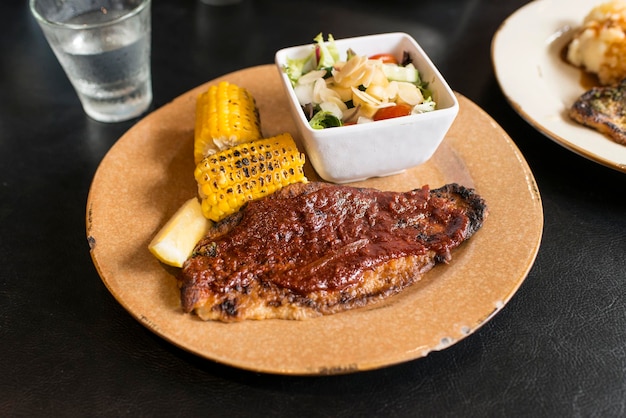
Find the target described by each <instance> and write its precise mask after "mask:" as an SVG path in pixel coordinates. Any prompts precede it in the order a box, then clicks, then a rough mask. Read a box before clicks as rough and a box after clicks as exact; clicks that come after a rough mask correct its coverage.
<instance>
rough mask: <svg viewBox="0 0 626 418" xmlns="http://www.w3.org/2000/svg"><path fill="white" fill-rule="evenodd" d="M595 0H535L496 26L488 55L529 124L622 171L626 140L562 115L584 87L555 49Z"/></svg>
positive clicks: (625, 161) (625, 162) (577, 72)
mask: <svg viewBox="0 0 626 418" xmlns="http://www.w3.org/2000/svg"><path fill="white" fill-rule="evenodd" d="M600 2H601V0H537V1H533V2H531V3H528V4H527V5H526V6H524V7H522V8H520V9H519V10H517V11H516V12H515V13H513V14H512V15H511V16H510V17H509V18H508V19H506V20H505V21H504V23H503V24H502V25H501V26H500V28H499V29H498V31H497V32H496V34H495V36H494V38H493V42H492V48H491V53H492V59H493V64H494V69H495V73H496V77H497V79H498V82H499V83H500V87H501V88H502V91H503V92H504V95H505V96H506V98H507V100H508V101H509V102H510V103H511V105H512V106H513V108H514V109H515V110H516V111H517V112H518V113H519V114H520V115H521V116H522V117H523V118H524V119H525V120H526V121H528V123H530V124H531V125H532V126H534V127H535V128H536V129H537V130H539V131H540V132H541V133H542V134H544V135H545V136H547V137H548V138H550V139H552V140H554V141H555V142H557V143H558V144H560V145H562V146H564V147H565V148H567V149H569V150H571V151H574V152H576V153H578V154H580V155H582V156H584V157H586V158H588V159H590V160H592V161H595V162H597V163H600V164H603V165H606V166H608V167H611V168H614V169H616V170H619V171H622V172H626V146H623V145H620V144H617V143H616V142H613V141H611V140H610V139H608V138H607V137H606V136H604V135H603V134H601V133H599V132H596V131H595V130H593V129H591V128H588V127H585V126H582V125H579V124H578V123H576V122H574V121H572V120H570V119H569V117H568V116H567V109H568V108H569V107H570V106H571V105H572V103H573V102H574V101H575V100H576V99H577V98H578V97H579V96H580V95H581V94H583V93H584V92H585V88H584V87H583V84H582V83H581V71H580V70H578V69H577V68H574V67H573V66H571V65H568V64H567V63H566V62H564V61H563V60H562V58H561V50H562V49H563V48H564V47H565V45H566V44H567V43H568V41H569V40H570V39H571V36H572V33H573V31H574V30H575V29H576V28H577V27H578V26H580V25H581V24H582V21H583V19H584V17H585V16H586V15H587V14H588V13H589V11H590V10H591V9H592V8H593V7H594V6H596V5H597V4H599V3H600Z"/></svg>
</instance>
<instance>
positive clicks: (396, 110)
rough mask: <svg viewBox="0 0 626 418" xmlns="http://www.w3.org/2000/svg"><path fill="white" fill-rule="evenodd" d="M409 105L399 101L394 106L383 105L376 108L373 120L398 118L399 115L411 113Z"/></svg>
mask: <svg viewBox="0 0 626 418" xmlns="http://www.w3.org/2000/svg"><path fill="white" fill-rule="evenodd" d="M411 110H412V108H411V106H409V105H408V104H404V103H399V104H397V105H395V106H389V107H383V108H382V109H378V110H377V111H376V113H375V114H374V120H383V119H391V118H398V117H400V116H408V115H410V114H411Z"/></svg>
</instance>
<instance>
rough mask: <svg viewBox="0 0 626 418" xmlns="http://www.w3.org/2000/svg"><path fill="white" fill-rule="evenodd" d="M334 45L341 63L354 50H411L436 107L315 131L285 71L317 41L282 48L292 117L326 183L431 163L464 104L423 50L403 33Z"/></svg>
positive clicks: (364, 52) (280, 66) (398, 52)
mask: <svg viewBox="0 0 626 418" xmlns="http://www.w3.org/2000/svg"><path fill="white" fill-rule="evenodd" d="M335 45H336V47H337V50H338V51H339V53H340V54H341V59H342V60H345V54H346V51H347V50H348V49H349V48H350V49H352V50H353V51H355V52H356V53H357V54H358V55H364V56H371V55H374V54H379V53H391V54H393V55H394V56H396V57H398V58H400V57H402V55H403V53H404V52H408V54H409V55H410V57H411V59H412V62H413V65H415V67H416V68H417V69H418V71H419V74H420V76H421V79H422V80H423V81H427V82H428V89H429V90H430V91H431V92H432V94H433V100H434V101H435V103H436V109H435V110H433V111H431V112H426V113H421V114H415V115H409V116H402V117H397V118H392V119H385V120H380V121H375V122H370V123H363V124H356V125H347V126H340V127H334V128H326V129H313V128H311V126H310V125H309V122H308V121H307V119H306V116H305V114H304V112H303V111H302V107H301V106H300V104H299V102H298V98H297V97H296V94H295V92H294V90H293V87H292V85H291V81H290V80H289V77H288V76H287V74H285V72H284V70H283V68H284V66H285V64H286V63H287V58H291V59H294V58H295V59H297V58H305V57H307V56H308V55H309V54H310V53H311V51H312V50H313V42H312V43H311V44H308V45H300V46H294V47H289V48H284V49H281V50H279V51H278V52H277V53H276V56H275V62H276V65H277V67H278V71H279V72H280V74H281V78H282V81H283V87H284V89H285V92H286V93H287V96H288V98H289V103H290V110H291V114H292V116H293V118H294V120H295V122H296V125H297V127H298V130H299V132H300V134H301V137H302V141H303V145H304V148H305V151H306V154H307V157H308V159H309V161H311V164H312V165H313V167H314V168H315V171H316V172H317V173H318V174H319V175H320V177H322V178H323V179H324V180H327V181H330V182H333V183H348V182H354V181H360V180H364V179H367V178H371V177H382V176H388V175H391V174H396V173H400V172H402V171H404V170H406V169H408V168H411V167H415V166H417V165H420V164H422V163H424V162H426V161H427V160H428V159H429V158H430V157H431V156H432V155H433V154H434V152H435V151H436V150H437V147H439V144H441V141H442V140H443V138H444V136H445V134H446V132H448V129H449V128H450V126H451V125H452V122H454V119H455V118H456V115H457V113H458V111H459V103H458V101H457V98H456V96H455V95H454V93H453V92H452V89H451V88H450V86H449V85H448V83H447V82H446V80H445V79H444V78H443V76H442V75H441V74H440V73H439V70H437V68H436V67H435V66H434V64H433V63H432V61H431V60H430V58H429V57H428V56H427V55H426V53H425V52H424V50H423V49H422V48H421V47H420V46H419V45H418V43H417V42H416V41H415V39H413V38H412V37H411V36H409V35H407V34H406V33H399V32H398V33H385V34H378V35H368V36H359V37H354V38H344V39H336V40H335Z"/></svg>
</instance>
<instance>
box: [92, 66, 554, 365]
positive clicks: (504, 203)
mask: <svg viewBox="0 0 626 418" xmlns="http://www.w3.org/2000/svg"><path fill="white" fill-rule="evenodd" d="M221 79H225V80H229V81H231V82H233V83H236V84H239V85H242V86H245V87H247V88H248V89H249V90H250V91H251V93H252V94H253V95H254V96H255V98H256V99H257V104H258V106H259V111H260V113H261V123H262V125H263V131H264V134H265V135H266V136H269V135H274V134H278V133H282V132H286V131H288V132H291V133H292V134H293V135H294V137H295V138H297V133H296V131H295V125H294V124H293V122H292V120H291V117H290V116H289V112H288V109H287V99H286V97H285V96H284V95H283V91H282V90H281V86H280V82H279V77H278V72H277V69H276V67H275V66H273V65H267V66H260V67H254V68H249V69H245V70H242V71H238V72H235V73H232V74H228V75H225V76H224V77H221V78H220V79H218V80H214V81H212V82H213V83H214V82H217V81H219V80H221ZM206 87H207V86H206V85H203V86H199V87H198V88H196V89H194V90H192V91H190V92H188V93H186V94H184V95H182V96H180V97H179V98H177V99H176V100H174V101H173V102H171V103H169V104H167V105H165V106H163V107H162V108H161V109H158V110H157V111H155V112H153V113H152V114H150V115H148V116H147V117H146V118H144V119H143V120H141V121H140V122H139V123H137V125H135V126H134V127H133V128H132V129H131V130H129V131H128V132H127V133H126V134H125V135H124V136H122V137H121V138H120V139H119V141H118V142H117V143H116V144H115V145H114V146H113V147H112V148H111V150H110V151H109V153H108V154H107V155H106V157H105V158H104V159H103V161H102V163H101V165H100V167H99V168H98V171H97V173H96V175H95V177H94V179H93V184H92V186H91V190H90V194H89V199H88V203H87V236H88V240H89V242H90V245H91V255H92V258H93V261H94V263H95V265H96V268H97V269H98V272H99V274H100V276H101V277H102V280H103V281H104V283H105V285H106V286H107V287H108V289H109V290H110V291H111V293H112V294H113V296H114V297H115V298H116V299H117V300H118V301H119V302H120V303H121V304H122V305H123V306H124V308H126V309H127V310H128V312H130V313H131V314H132V315H133V316H134V317H135V318H136V319H137V320H138V321H140V322H141V323H142V324H144V325H145V326H146V327H147V328H149V329H150V330H152V331H153V332H155V333H156V334H158V335H160V336H161V337H163V338H165V339H166V340H168V341H170V342H171V343H173V344H175V345H177V346H179V347H182V348H183V349H185V350H188V351H190V352H192V353H195V354H197V355H199V356H202V357H205V358H208V359H211V360H214V361H217V362H220V363H224V364H228V365H232V366H236V367H240V368H243V369H248V370H253V371H259V372H268V373H277V374H300V375H316V374H338V373H349V372H355V371H360V370H368V369H375V368H379V367H383V366H387V365H391V364H396V363H400V362H404V361H407V360H412V359H416V358H419V357H423V356H425V355H427V354H428V353H429V352H430V351H433V350H442V349H444V348H446V347H448V346H450V345H452V344H454V343H456V342H457V341H459V340H461V339H463V338H464V337H467V336H468V335H470V334H471V333H472V332H474V331H475V330H476V329H478V328H479V327H480V326H481V325H483V324H484V323H485V322H486V321H488V320H489V319H490V318H491V317H492V316H493V315H494V314H495V313H497V312H498V311H499V310H500V309H501V308H502V307H503V306H504V305H505V304H506V303H507V301H509V299H510V298H511V297H512V296H513V294H514V293H515V291H516V290H517V289H518V287H519V286H520V285H521V283H522V282H523V280H524V278H525V277H526V275H527V273H528V271H529V269H530V268H531V266H532V264H533V262H534V259H535V256H536V254H537V251H538V248H539V244H540V240H541V234H542V229H543V212H542V206H541V198H540V195H539V191H538V190H537V185H536V184H535V181H534V178H533V175H532V173H531V172H530V170H529V168H528V166H527V164H526V162H525V161H524V158H523V157H522V155H521V154H520V152H519V151H518V149H517V148H516V146H515V145H514V144H513V142H512V141H511V140H510V138H509V137H508V136H507V134H506V133H505V132H504V131H503V130H502V129H501V128H500V127H499V126H498V125H497V124H496V123H495V122H494V121H493V120H492V119H491V118H490V117H489V116H488V115H487V114H486V113H484V112H483V111H482V110H481V109H480V108H478V107H477V106H476V105H475V104H473V103H472V102H470V101H469V100H467V99H466V98H464V97H461V96H459V100H460V104H461V107H460V113H459V116H458V117H457V119H456V121H455V123H454V125H453V126H452V128H451V130H450V131H449V133H448V135H447V136H446V138H445V140H444V142H443V144H442V145H441V147H440V148H439V150H438V151H437V153H436V154H435V155H434V156H433V157H432V158H431V160H430V161H429V162H427V163H426V164H424V165H422V166H420V167H418V168H415V169H412V170H410V171H407V172H405V173H403V174H399V175H396V176H392V177H387V178H379V179H374V180H369V181H365V182H361V183H359V184H360V185H367V186H372V187H377V188H380V189H389V190H409V189H412V188H416V187H420V186H422V185H423V184H429V185H430V186H431V187H433V188H434V187H439V186H441V185H443V184H445V183H448V182H459V183H462V184H465V185H467V186H473V187H475V188H476V189H477V190H478V192H479V193H480V194H481V195H482V196H483V197H484V198H485V199H486V201H487V203H488V205H489V208H490V216H489V218H488V219H487V221H486V222H485V224H484V226H483V228H482V229H481V230H480V231H479V232H478V233H477V234H476V235H475V236H474V237H473V238H472V239H471V240H470V241H468V242H467V243H465V244H464V245H463V246H462V247H461V248H460V249H458V250H457V251H456V252H455V253H454V255H453V260H452V263H451V264H449V265H440V266H438V267H435V269H434V270H432V271H431V272H429V273H428V274H427V276H426V277H425V278H424V279H423V280H422V281H421V282H419V283H417V284H416V285H415V286H413V287H411V288H409V289H407V290H406V291H405V292H403V293H402V294H400V295H398V296H395V297H392V298H390V299H388V300H387V301H386V302H384V303H382V304H378V305H376V306H373V307H371V308H369V309H358V310H354V311H349V312H345V313H341V314H337V315H332V316H326V317H321V318H317V319H312V320H306V321H286V320H267V321H247V322H242V323H235V324H223V323H217V322H202V321H200V320H198V319H197V318H196V317H195V316H191V315H186V314H183V313H182V312H181V309H180V305H179V292H178V288H177V284H176V280H175V278H174V276H173V275H172V271H171V270H169V269H167V268H165V267H164V266H163V265H161V264H160V263H159V262H157V260H156V259H155V258H154V257H153V256H152V255H151V254H150V253H149V252H148V249H147V246H148V243H149V242H150V240H151V238H152V236H153V235H154V234H155V233H156V231H157V230H158V229H159V228H160V227H161V226H162V225H163V224H164V223H165V222H166V221H167V219H168V218H169V217H170V216H171V215H172V214H173V213H174V212H175V211H176V209H177V208H178V207H179V205H181V204H182V203H183V202H184V201H185V200H187V199H189V198H190V197H191V196H194V195H195V193H196V187H195V183H194V179H193V176H192V171H193V152H192V141H193V127H194V109H195V99H196V96H197V95H198V93H200V92H201V91H203V90H204V89H206ZM307 169H308V171H307V175H308V177H309V178H310V179H315V174H314V173H313V171H312V169H311V168H310V167H307Z"/></svg>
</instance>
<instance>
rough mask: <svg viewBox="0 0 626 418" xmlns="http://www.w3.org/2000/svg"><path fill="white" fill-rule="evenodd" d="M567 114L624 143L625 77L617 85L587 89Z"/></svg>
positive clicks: (625, 112) (625, 137) (625, 124)
mask: <svg viewBox="0 0 626 418" xmlns="http://www.w3.org/2000/svg"><path fill="white" fill-rule="evenodd" d="M569 116H570V118H572V119H573V120H575V121H576V122H578V123H580V124H582V125H585V126H589V127H591V128H593V129H596V130H597V131H599V132H602V133H603V134H605V135H607V136H608V137H609V138H611V139H612V140H613V141H615V142H617V143H618V144H622V145H626V79H624V80H622V81H621V82H620V83H619V84H617V85H613V86H605V87H594V88H592V89H591V90H588V91H587V92H585V93H584V94H583V95H582V96H580V97H579V98H578V100H576V102H574V104H573V105H572V107H571V108H570V110H569Z"/></svg>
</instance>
